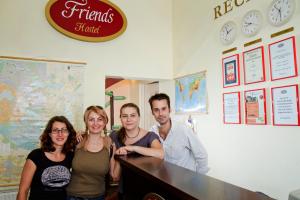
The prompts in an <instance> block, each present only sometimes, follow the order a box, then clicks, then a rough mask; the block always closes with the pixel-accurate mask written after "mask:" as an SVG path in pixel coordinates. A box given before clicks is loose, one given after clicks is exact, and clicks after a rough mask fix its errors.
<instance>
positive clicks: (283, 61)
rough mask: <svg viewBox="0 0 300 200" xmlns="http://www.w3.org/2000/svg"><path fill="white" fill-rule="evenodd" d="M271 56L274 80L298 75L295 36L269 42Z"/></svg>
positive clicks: (271, 69) (272, 77)
mask: <svg viewBox="0 0 300 200" xmlns="http://www.w3.org/2000/svg"><path fill="white" fill-rule="evenodd" d="M269 57H270V71H271V80H272V81H274V80H278V79H284V78H290V77H295V76H297V75H298V72H297V59H296V45H295V37H294V36H293V37H290V38H287V39H284V40H280V41H278V42H274V43H272V44H269Z"/></svg>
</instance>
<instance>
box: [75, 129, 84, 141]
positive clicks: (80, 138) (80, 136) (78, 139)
mask: <svg viewBox="0 0 300 200" xmlns="http://www.w3.org/2000/svg"><path fill="white" fill-rule="evenodd" d="M83 134H84V131H78V132H76V140H77V142H78V143H80V142H81V141H82V140H83V137H82V135H83Z"/></svg>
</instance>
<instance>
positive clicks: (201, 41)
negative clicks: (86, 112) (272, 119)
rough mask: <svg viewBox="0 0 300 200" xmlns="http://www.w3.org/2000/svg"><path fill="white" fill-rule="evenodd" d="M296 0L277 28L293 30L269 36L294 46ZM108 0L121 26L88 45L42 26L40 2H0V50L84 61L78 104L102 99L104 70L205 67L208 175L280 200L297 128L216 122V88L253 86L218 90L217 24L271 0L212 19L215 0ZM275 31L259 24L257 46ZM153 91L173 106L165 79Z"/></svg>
mask: <svg viewBox="0 0 300 200" xmlns="http://www.w3.org/2000/svg"><path fill="white" fill-rule="evenodd" d="M296 1H297V3H298V8H297V11H296V13H295V15H294V18H293V19H292V20H291V21H290V23H288V24H287V25H284V26H283V27H281V28H284V27H289V26H294V27H295V31H294V32H293V33H291V34H287V35H286V36H282V37H281V36H280V37H278V38H276V39H274V40H277V39H280V38H283V37H287V36H290V35H296V37H297V38H296V39H297V48H298V52H299V51H300V48H299V40H300V39H299V30H300V24H299V19H300V16H299V13H300V12H299V0H296ZM112 2H113V3H115V4H116V5H118V6H119V7H120V9H122V10H123V12H124V13H125V15H126V16H127V21H128V27H127V30H126V31H125V32H124V33H123V34H122V35H121V36H120V37H118V38H116V39H114V40H112V41H108V42H104V43H88V42H82V41H77V40H74V39H71V38H68V37H66V36H64V35H62V34H61V33H59V32H57V31H56V30H54V29H53V28H52V27H51V26H50V25H49V24H48V22H47V21H46V18H45V14H44V7H45V5H46V3H47V0H26V1H25V0H1V6H0V24H1V25H0V34H1V37H0V55H2V56H19V57H33V58H44V59H56V60H71V61H82V62H87V67H86V73H85V79H86V82H85V84H84V85H85V95H84V98H85V101H84V102H85V105H89V104H103V105H104V102H105V97H104V83H105V76H117V77H118V76H124V77H126V78H133V79H134V78H136V79H141V78H143V79H147V78H148V79H152V78H155V79H169V78H173V68H172V66H173V62H174V75H175V77H177V76H182V75H186V74H190V73H194V72H198V71H202V70H207V80H208V83H207V86H208V95H209V114H208V115H200V116H193V117H194V118H196V120H197V127H196V130H197V131H198V135H199V136H200V138H201V140H202V141H203V143H204V145H205V146H206V148H207V150H208V153H209V165H210V167H211V171H210V172H209V175H210V176H213V177H216V178H219V179H222V180H225V181H228V182H230V183H233V184H235V185H239V186H242V187H246V188H248V189H250V190H255V191H256V190H259V191H262V192H265V193H267V194H269V195H271V196H272V197H274V198H278V199H287V195H288V192H289V191H291V190H294V189H297V188H299V187H300V178H299V177H300V170H299V167H300V156H299V152H300V145H299V144H298V143H299V141H300V134H299V133H300V132H299V127H274V126H271V125H266V126H249V125H248V126H247V125H244V124H242V125H224V124H223V123H222V112H223V111H222V93H223V92H225V91H226V92H227V91H234V90H238V91H243V90H245V89H251V88H256V86H255V85H253V86H247V87H245V86H243V85H242V86H240V87H234V88H232V89H227V90H224V89H223V88H222V78H221V58H222V53H221V52H222V51H223V50H225V49H227V48H229V47H224V46H222V45H221V44H220V42H219V37H218V35H219V29H220V27H221V26H222V24H223V23H224V22H225V21H227V20H231V19H233V20H235V21H236V22H240V19H241V14H242V13H246V12H247V11H248V10H249V9H252V8H255V9H259V10H261V11H262V12H263V13H266V10H267V7H268V4H269V3H270V2H271V0H264V1H261V0H250V1H249V2H248V3H247V4H246V5H244V6H242V7H240V8H234V10H233V11H232V12H230V13H228V14H227V15H225V16H223V17H221V18H220V19H217V20H213V7H214V6H216V5H218V4H222V2H223V0H213V1H211V0H206V1H199V0H184V1H182V0H173V1H171V0H163V1H161V0H143V1H141V0H127V1H123V0H113V1H112ZM172 6H173V18H172ZM264 17H265V16H264ZM264 21H265V22H266V18H264ZM296 22H297V23H296ZM172 23H173V25H174V26H173V29H172ZM281 28H280V29H281ZM277 30H278V28H274V27H271V26H270V25H268V24H267V23H265V24H264V27H263V29H262V30H261V31H260V33H259V34H260V37H262V39H263V44H264V45H266V44H267V43H270V42H271V41H273V40H271V39H270V37H269V35H270V34H271V33H273V32H276V31H277ZM250 40H251V39H250V38H249V39H247V38H245V37H243V36H241V34H239V35H238V37H237V40H236V42H234V43H233V44H232V45H231V47H234V46H236V47H238V51H237V52H239V53H240V52H241V51H242V50H243V48H242V46H243V44H244V43H245V42H246V41H250ZM173 50H174V51H173ZM173 57H174V60H173ZM298 61H299V53H298ZM299 62H300V61H299ZM299 62H298V63H299ZM266 66H268V63H266ZM268 80H269V78H268ZM291 82H293V83H294V82H297V83H299V77H297V78H295V79H289V80H284V81H276V82H274V83H272V84H271V83H270V81H267V82H266V83H262V84H259V85H260V86H263V87H267V88H269V87H270V86H271V85H272V86H277V85H284V84H288V83H291ZM160 90H161V91H165V92H168V93H169V94H170V96H171V97H172V105H174V93H173V91H174V84H173V82H167V81H165V82H162V83H161V84H160ZM170 91H172V92H170ZM268 103H269V104H268V107H269V108H270V106H271V105H270V101H268ZM268 116H270V113H268ZM183 117H186V116H183Z"/></svg>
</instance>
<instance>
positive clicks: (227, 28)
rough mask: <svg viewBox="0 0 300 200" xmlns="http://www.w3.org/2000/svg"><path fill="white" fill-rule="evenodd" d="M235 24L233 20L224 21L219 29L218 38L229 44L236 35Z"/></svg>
mask: <svg viewBox="0 0 300 200" xmlns="http://www.w3.org/2000/svg"><path fill="white" fill-rule="evenodd" d="M236 29H237V28H236V24H235V23H234V22H233V21H229V22H227V23H225V24H224V25H223V26H222V28H221V30H220V40H221V42H222V43H223V44H226V45H227V44H231V43H232V42H233V41H234V39H235V37H236V32H237V31H236Z"/></svg>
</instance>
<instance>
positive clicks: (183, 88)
mask: <svg viewBox="0 0 300 200" xmlns="http://www.w3.org/2000/svg"><path fill="white" fill-rule="evenodd" d="M175 112H176V113H200V114H207V113H208V95H207V89H206V71H202V72H199V73H195V74H191V75H187V76H184V77H180V78H176V79H175Z"/></svg>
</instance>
